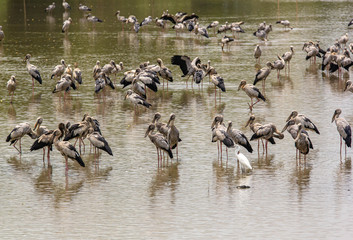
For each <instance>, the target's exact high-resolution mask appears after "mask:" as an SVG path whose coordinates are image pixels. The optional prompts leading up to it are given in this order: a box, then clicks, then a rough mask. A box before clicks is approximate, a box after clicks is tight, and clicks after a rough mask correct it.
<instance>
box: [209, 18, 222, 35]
mask: <svg viewBox="0 0 353 240" xmlns="http://www.w3.org/2000/svg"><path fill="white" fill-rule="evenodd" d="M218 24H219V22H218V21H213V22H212V23H210V24H209V25H208V26H207V29H209V28H213V34H216V27H217V26H218Z"/></svg>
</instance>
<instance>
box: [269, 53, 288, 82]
mask: <svg viewBox="0 0 353 240" xmlns="http://www.w3.org/2000/svg"><path fill="white" fill-rule="evenodd" d="M277 58H278V60H276V61H274V62H273V64H272V69H276V70H277V79H278V80H279V73H280V72H281V70H282V69H283V68H284V66H285V65H286V63H285V61H284V59H283V58H282V57H281V56H279V55H277Z"/></svg>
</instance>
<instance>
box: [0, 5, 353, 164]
mask: <svg viewBox="0 0 353 240" xmlns="http://www.w3.org/2000/svg"><path fill="white" fill-rule="evenodd" d="M62 6H63V8H64V10H65V11H70V10H71V6H70V5H69V3H68V2H66V1H65V0H63V2H62ZM55 8H56V6H55V2H53V3H52V4H50V5H49V6H48V7H47V8H46V9H45V11H46V12H47V13H48V14H52V12H53V11H54V10H55ZM78 9H79V10H80V11H82V12H83V13H84V14H86V19H87V21H88V22H91V23H92V24H93V27H94V24H95V23H102V22H103V21H102V20H101V19H99V18H97V17H95V16H93V15H92V14H91V11H92V9H91V8H89V7H88V6H86V5H83V4H79V6H78ZM120 14H121V12H120V11H116V12H115V16H116V18H117V20H118V21H119V22H121V26H122V29H124V28H128V29H131V30H133V31H135V32H136V33H138V32H140V31H141V29H143V28H144V27H145V26H147V25H149V24H151V23H153V22H154V23H155V25H156V26H158V27H161V28H162V29H166V28H167V27H168V23H171V24H172V27H171V29H174V31H175V33H176V35H180V34H182V33H183V32H190V33H194V34H195V35H197V36H203V37H205V38H210V34H209V33H208V30H211V29H213V34H214V35H215V36H217V34H226V33H227V32H228V31H230V32H231V33H232V36H227V35H224V36H223V37H222V38H221V39H220V44H221V50H222V51H225V50H228V51H230V44H231V43H232V42H234V41H235V39H236V38H237V37H239V34H240V33H245V31H244V30H243V28H242V25H243V24H245V23H244V22H243V21H241V22H233V23H228V22H225V24H223V25H221V24H220V23H219V22H218V21H213V22H211V23H210V24H209V25H208V26H205V27H203V26H201V24H200V22H199V16H198V15H196V14H195V13H192V14H190V15H188V14H187V13H184V12H177V13H176V14H171V13H169V11H168V10H166V11H164V12H163V13H162V15H161V16H160V17H157V18H155V19H153V18H152V17H151V16H148V17H146V18H144V19H143V20H142V21H139V20H138V19H137V18H136V16H134V15H130V16H128V17H124V16H122V15H120ZM73 22H74V20H73V19H72V18H70V17H69V18H67V19H66V20H65V21H64V22H63V25H62V32H63V33H64V34H65V35H68V32H69V28H70V25H71V24H72V23H73ZM352 22H353V20H352V21H351V22H350V23H349V24H348V26H350V25H351V24H352ZM276 24H281V25H283V26H284V29H285V30H286V31H290V30H292V29H293V27H291V24H290V22H289V21H288V20H280V21H277V22H276ZM271 31H273V27H272V24H267V23H266V22H262V23H260V24H259V26H258V27H257V30H256V31H255V32H253V35H254V36H255V37H257V38H258V39H259V40H260V41H269V34H270V32H271ZM4 38H5V34H4V32H3V30H2V26H0V41H1V42H2V41H3V40H4ZM348 40H349V39H348V34H347V33H346V34H344V35H342V36H341V37H340V38H339V39H337V40H336V42H335V43H334V44H333V45H332V46H329V47H328V48H327V50H326V51H325V50H323V49H322V48H321V47H320V42H318V41H317V42H314V41H308V42H305V43H304V44H303V48H302V51H304V52H305V53H306V57H305V60H309V61H311V62H314V63H316V60H317V58H322V63H321V70H322V71H326V72H327V73H328V74H334V73H335V72H336V71H337V72H338V77H339V78H340V76H341V73H342V72H343V71H349V68H350V67H351V66H353V60H352V59H351V58H350V52H351V53H353V43H350V44H349V45H348V47H347V43H348ZM262 53H263V49H261V48H260V45H259V44H258V45H256V47H255V49H254V53H253V56H254V59H255V62H256V63H258V64H260V59H261V56H262ZM293 55H294V47H293V46H288V52H285V53H283V54H282V55H277V56H276V60H274V61H273V62H271V61H267V62H266V65H265V67H263V68H260V69H258V71H257V72H256V74H255V76H254V82H253V84H250V83H247V81H246V80H241V81H240V84H239V85H238V90H243V91H244V92H245V93H246V95H247V96H248V97H249V98H250V103H249V104H248V105H249V110H250V118H249V119H248V121H247V124H246V126H249V127H250V129H251V131H252V132H253V134H252V136H251V137H250V140H248V138H247V137H246V135H245V134H244V133H243V132H241V131H240V130H238V129H235V128H233V124H232V122H231V121H229V122H228V126H226V125H225V124H224V119H223V118H224V117H223V116H222V115H217V116H215V117H214V120H213V122H212V124H211V130H212V131H211V132H212V142H217V149H218V156H219V159H222V145H225V146H226V152H227V159H228V148H234V149H235V157H236V159H238V160H239V163H240V164H241V167H242V170H243V171H245V170H246V169H250V170H251V169H252V166H251V164H250V162H249V160H248V159H247V158H246V156H245V155H244V154H242V153H240V146H242V147H243V148H245V149H246V150H247V152H249V153H252V152H253V148H252V146H251V142H252V141H255V140H257V142H258V147H257V151H258V153H259V152H260V145H262V148H263V152H264V153H265V154H266V156H267V152H268V142H270V143H271V144H275V143H276V141H277V140H276V141H275V139H279V140H282V139H283V138H284V134H283V132H285V131H286V130H287V132H288V133H289V134H290V135H291V137H292V138H293V140H294V146H295V148H296V156H297V155H298V153H299V162H300V159H301V155H304V160H306V155H307V154H308V153H309V150H310V149H313V148H314V144H313V143H312V141H311V139H310V137H309V132H308V131H306V130H311V131H314V132H315V133H317V134H320V132H319V130H318V129H317V127H316V126H315V124H314V123H313V122H312V121H311V120H310V119H309V118H308V117H306V116H305V115H303V114H299V113H298V112H297V111H293V112H292V113H291V114H290V116H289V117H288V118H287V120H286V121H284V122H283V125H284V127H283V129H282V131H279V130H278V127H277V126H276V125H275V124H273V123H264V124H263V123H259V122H256V121H255V119H256V118H255V114H254V113H253V110H254V106H255V105H256V104H258V103H259V104H261V103H260V102H261V101H263V102H265V101H266V100H267V97H266V88H265V85H266V79H267V78H268V76H269V75H270V74H271V71H272V70H274V69H275V70H276V71H277V79H279V77H280V74H281V71H282V70H285V71H288V72H289V71H290V62H291V59H292V57H293ZM30 59H31V55H30V54H27V55H26V56H25V59H24V61H25V62H26V68H27V71H28V73H29V75H30V76H31V78H32V90H33V91H34V85H35V81H37V82H38V83H39V84H42V82H43V78H42V76H41V74H40V71H39V70H38V68H37V67H36V66H35V65H33V64H31V63H30ZM155 61H156V63H155V64H153V63H152V64H151V63H150V62H149V61H147V62H143V63H141V64H140V65H139V66H136V67H135V68H132V69H130V70H127V71H125V72H123V70H124V69H125V68H126V66H124V64H123V62H119V64H116V63H115V61H114V60H111V61H110V62H109V63H107V64H105V65H103V66H102V65H101V63H100V61H99V60H97V61H96V64H95V66H94V67H93V71H92V78H93V80H94V88H93V84H92V90H93V89H94V92H95V94H100V92H103V93H104V92H105V91H106V90H105V86H106V85H108V86H109V87H110V88H111V89H112V90H114V89H115V88H116V87H118V85H117V84H116V79H117V74H119V73H122V74H123V76H122V79H121V80H120V81H119V84H120V86H121V87H122V89H124V88H126V87H129V89H127V91H126V94H125V99H127V100H129V101H130V102H131V103H132V104H133V105H134V108H135V111H139V110H138V106H143V107H145V108H150V107H151V106H152V105H151V103H149V99H150V94H153V92H157V91H158V89H159V88H160V85H162V89H163V91H164V90H165V89H166V90H167V91H168V85H169V83H172V82H173V81H174V80H175V78H173V75H172V71H171V70H170V69H169V68H168V67H167V66H166V65H165V64H164V61H163V60H162V59H161V58H157V59H156V60H155ZM152 62H154V60H152ZM168 62H169V60H168ZM170 64H172V65H177V66H179V68H180V70H181V72H182V76H181V77H182V78H185V79H186V87H188V80H189V79H190V77H191V78H192V79H191V80H190V81H191V86H192V88H193V83H194V82H195V84H198V85H199V86H200V85H201V86H202V84H203V80H204V78H205V77H206V76H209V80H210V82H212V83H213V84H214V87H215V99H216V95H217V94H216V92H217V88H218V89H219V90H220V93H221V92H226V85H225V80H224V79H223V77H222V76H221V74H219V73H218V72H217V70H216V69H215V67H214V66H211V62H210V60H208V61H207V63H202V62H201V59H200V58H199V57H197V56H196V57H194V58H193V59H192V58H190V57H189V56H187V55H174V56H170ZM112 75H114V79H113V80H112ZM82 76H83V74H82V72H81V70H80V69H79V68H78V64H77V63H74V67H72V65H71V64H66V62H65V60H64V59H62V60H61V61H60V64H58V65H56V66H54V67H53V70H52V73H51V76H50V78H51V79H58V81H57V83H56V85H55V87H54V89H53V91H52V92H53V93H58V92H65V96H66V94H67V93H68V92H70V90H71V89H73V90H77V89H78V87H77V85H76V84H79V85H80V84H83V78H82ZM85 81H86V80H85ZM162 81H163V82H162ZM164 81H166V83H165V82H164ZM260 81H261V82H262V89H261V90H260V89H259V88H257V87H256V86H255V85H256V84H257V83H258V82H260ZM92 82H93V81H92ZM165 85H166V86H165ZM7 89H8V92H9V95H10V96H11V100H10V102H11V103H12V102H13V97H14V92H15V90H16V77H15V76H14V75H12V76H11V78H10V80H9V81H8V82H7ZM345 91H350V92H352V93H353V84H352V82H351V81H347V82H346V83H345ZM254 99H256V102H254ZM341 113H342V111H341V110H340V109H336V110H335V111H334V115H333V117H332V122H335V124H336V126H337V131H338V133H339V135H340V139H341V140H340V154H341V156H342V140H344V142H345V149H346V147H351V127H350V124H349V123H348V122H347V121H346V120H345V119H344V118H342V117H340V114H341ZM160 119H161V114H160V113H158V112H157V113H155V114H154V117H153V119H152V120H151V123H150V124H149V125H148V127H147V130H146V132H145V137H148V138H149V139H150V141H151V142H152V143H153V145H154V146H155V147H156V149H157V159H158V166H160V164H161V162H162V160H164V159H165V156H164V154H165V153H166V154H167V158H168V157H169V158H171V159H173V157H174V155H173V152H172V150H174V149H175V151H176V152H175V153H176V155H177V158H178V144H179V142H181V138H180V136H179V130H178V128H177V127H176V126H175V119H176V115H175V114H174V113H172V114H170V117H169V120H168V122H167V123H162V122H160ZM42 122H43V119H42V118H40V117H39V118H38V119H37V121H36V123H35V125H34V128H33V129H32V128H31V127H30V124H29V123H20V124H18V125H16V126H15V128H14V129H13V130H12V131H11V132H10V134H9V135H8V136H7V138H6V142H10V145H13V147H14V148H15V149H17V151H18V152H19V153H21V152H22V147H21V138H22V137H23V136H25V135H28V136H30V137H31V138H32V139H35V142H34V143H33V145H32V146H31V148H30V150H31V151H33V150H38V149H43V161H44V158H45V148H46V149H47V159H48V164H49V159H50V156H49V152H50V151H51V150H52V145H54V146H55V148H56V149H57V150H58V151H59V152H60V153H61V154H62V155H63V156H64V158H65V160H66V171H67V170H68V158H70V159H73V160H75V161H77V162H78V164H79V165H80V166H82V167H84V166H85V164H84V162H83V160H82V158H81V146H83V148H85V144H84V140H85V139H86V138H87V139H88V140H89V141H90V143H91V144H92V145H93V146H94V147H95V151H96V149H101V150H103V151H105V152H107V153H108V154H110V155H113V153H112V150H111V148H110V146H109V144H108V142H107V141H106V140H105V138H104V137H103V136H102V133H101V130H100V124H99V121H98V120H97V119H95V118H93V117H91V116H88V115H87V114H85V115H84V116H83V119H82V121H81V122H78V123H75V124H73V125H71V124H70V123H66V124H65V123H63V122H61V123H59V124H58V127H57V129H54V130H49V129H47V128H46V127H43V126H41V124H42ZM71 139H76V141H75V143H74V144H72V143H70V142H69V141H70V140H71ZM77 141H78V142H79V143H78V144H79V150H77V149H76V147H75V146H76V143H77ZM260 141H261V143H260ZM264 141H265V143H264ZM17 142H19V148H17V147H16V144H17ZM345 152H346V150H345Z"/></svg>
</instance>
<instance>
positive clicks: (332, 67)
mask: <svg viewBox="0 0 353 240" xmlns="http://www.w3.org/2000/svg"><path fill="white" fill-rule="evenodd" d="M337 69H338V65H337V64H335V63H330V69H329V72H330V73H333V72H336V71H337Z"/></svg>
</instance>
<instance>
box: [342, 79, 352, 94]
mask: <svg viewBox="0 0 353 240" xmlns="http://www.w3.org/2000/svg"><path fill="white" fill-rule="evenodd" d="M344 91H350V92H352V93H353V83H352V81H351V80H348V81H347V82H346V86H345V87H344Z"/></svg>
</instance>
